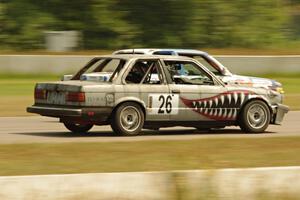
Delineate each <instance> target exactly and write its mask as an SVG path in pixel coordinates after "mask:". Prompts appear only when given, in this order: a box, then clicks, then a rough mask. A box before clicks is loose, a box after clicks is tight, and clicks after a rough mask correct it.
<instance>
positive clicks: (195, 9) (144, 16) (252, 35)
mask: <svg viewBox="0 0 300 200" xmlns="http://www.w3.org/2000/svg"><path fill="white" fill-rule="evenodd" d="M299 8H300V1H299V0H252V1H248V0H233V1H227V0H143V1H140V0H76V1H67V0H43V1H36V0H26V1H24V0H2V1H1V3H0V39H1V42H0V48H2V49H16V50H24V49H43V48H44V44H45V42H44V40H45V37H44V36H45V35H44V32H45V31H62V30H76V31H80V32H81V35H82V42H81V47H80V48H81V49H118V48H131V47H165V48H166V47H169V48H170V47H178V48H204V47H213V48H226V47H252V48H263V47H266V46H272V45H276V44H282V43H285V42H290V41H292V42H293V41H298V40H299V39H300V36H299V34H300V26H299V24H300V14H299V13H300V12H297V11H298V10H299V11H300V9H299Z"/></svg>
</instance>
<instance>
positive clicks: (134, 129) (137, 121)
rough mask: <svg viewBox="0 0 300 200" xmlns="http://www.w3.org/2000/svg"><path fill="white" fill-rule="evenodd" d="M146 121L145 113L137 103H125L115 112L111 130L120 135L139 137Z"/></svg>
mask: <svg viewBox="0 0 300 200" xmlns="http://www.w3.org/2000/svg"><path fill="white" fill-rule="evenodd" d="M122 118H123V120H122ZM144 119H145V116H144V112H143V111H142V108H141V107H140V106H139V105H138V104H137V103H134V102H125V103H122V104H121V105H119V106H118V107H117V108H116V109H115V111H114V112H113V114H112V118H111V128H112V129H113V131H114V132H115V133H116V134H118V135H122V136H134V135H138V134H139V133H140V131H141V129H142V127H143V126H144Z"/></svg>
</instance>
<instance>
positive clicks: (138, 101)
mask: <svg viewBox="0 0 300 200" xmlns="http://www.w3.org/2000/svg"><path fill="white" fill-rule="evenodd" d="M128 102H131V103H136V104H138V105H139V106H140V107H141V109H142V111H143V113H144V116H145V117H146V105H145V103H144V102H143V101H141V100H139V99H137V98H123V99H120V100H119V101H117V102H116V103H115V106H114V108H113V110H112V113H114V112H115V110H116V109H117V108H118V107H119V106H120V105H121V104H123V103H128Z"/></svg>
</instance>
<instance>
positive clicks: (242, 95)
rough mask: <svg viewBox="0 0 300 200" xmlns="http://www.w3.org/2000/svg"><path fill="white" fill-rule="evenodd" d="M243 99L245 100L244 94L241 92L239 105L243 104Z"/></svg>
mask: <svg viewBox="0 0 300 200" xmlns="http://www.w3.org/2000/svg"><path fill="white" fill-rule="evenodd" d="M244 100H245V94H244V93H243V92H242V93H241V105H242V104H243V102H244Z"/></svg>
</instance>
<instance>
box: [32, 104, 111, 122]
mask: <svg viewBox="0 0 300 200" xmlns="http://www.w3.org/2000/svg"><path fill="white" fill-rule="evenodd" d="M27 112H29V113H36V114H39V115H42V116H48V117H58V118H81V119H85V120H92V121H94V120H95V121H105V120H107V119H108V118H109V116H110V115H111V112H112V108H111V107H76V108H75V107H55V106H49V105H33V106H30V107H27Z"/></svg>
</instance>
